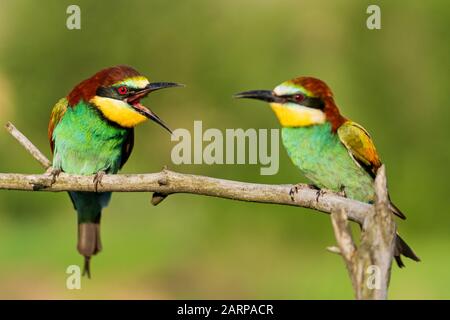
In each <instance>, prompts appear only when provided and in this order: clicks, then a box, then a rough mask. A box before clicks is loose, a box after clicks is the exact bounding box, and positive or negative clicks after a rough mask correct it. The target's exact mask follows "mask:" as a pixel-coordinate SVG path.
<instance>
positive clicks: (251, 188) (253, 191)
mask: <svg viewBox="0 0 450 320" xmlns="http://www.w3.org/2000/svg"><path fill="white" fill-rule="evenodd" d="M7 128H8V131H9V132H10V133H11V134H12V135H13V136H14V137H15V138H16V139H17V140H18V141H19V142H20V144H21V145H23V146H24V147H25V149H26V150H27V151H28V152H30V154H31V155H32V156H33V157H34V158H35V159H36V160H38V161H39V162H40V163H41V164H42V165H43V167H44V168H46V169H48V165H49V164H50V161H49V160H48V159H47V158H46V157H45V156H44V155H43V154H42V153H41V152H40V151H39V150H38V149H37V148H36V147H35V146H34V145H33V144H32V143H31V142H30V141H29V140H28V139H27V138H26V137H25V136H24V135H23V134H22V133H20V131H19V130H17V128H15V127H14V126H13V125H12V124H8V125H7ZM52 179H53V177H52V176H51V175H49V174H48V173H45V174H31V175H25V174H16V173H0V189H7V190H23V191H52V192H59V191H91V192H94V191H95V186H94V183H93V180H94V176H80V175H71V174H66V173H61V174H60V175H59V176H58V178H57V179H56V181H54V183H52ZM292 187H293V186H292V185H269V184H255V183H247V182H240V181H232V180H225V179H217V178H211V177H206V176H200V175H192V174H183V173H178V172H174V171H170V170H167V169H166V168H165V169H163V170H162V171H161V172H158V173H147V174H116V175H105V176H104V177H103V178H102V183H101V184H100V185H98V189H97V190H98V192H105V191H112V192H155V195H154V197H153V199H152V203H153V204H154V205H157V204H158V203H160V202H161V201H162V200H163V199H164V198H165V197H167V196H168V195H170V194H175V193H189V194H197V195H204V196H212V197H219V198H225V199H232V200H240V201H250V202H260V203H272V204H281V205H290V206H299V207H305V208H311V209H315V210H317V211H320V212H324V213H331V212H332V211H333V210H337V209H340V208H343V209H344V210H345V211H346V213H347V215H348V218H349V219H350V220H352V221H354V222H357V223H359V224H361V225H362V224H363V223H364V220H365V217H366V215H367V212H370V210H371V208H372V207H373V206H372V205H370V204H367V203H362V202H359V201H356V200H352V199H347V198H344V197H342V196H340V195H338V194H336V193H333V192H331V191H325V192H321V194H320V196H319V197H318V193H317V190H316V189H314V188H312V187H311V186H309V185H307V184H304V185H300V184H297V185H296V188H295V189H296V192H294V193H291V189H292Z"/></svg>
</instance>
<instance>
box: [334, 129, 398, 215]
mask: <svg viewBox="0 0 450 320" xmlns="http://www.w3.org/2000/svg"><path fill="white" fill-rule="evenodd" d="M337 133H338V136H339V139H340V140H341V142H342V143H343V144H344V146H345V147H346V148H347V150H348V153H349V154H350V156H351V157H352V158H353V160H355V162H356V163H357V164H358V165H360V166H361V167H362V168H364V170H366V172H367V173H368V174H369V175H370V176H372V178H375V176H376V175H377V171H378V168H379V167H380V166H381V161H380V158H379V157H378V153H377V149H375V145H374V144H373V141H372V138H371V137H370V135H369V133H368V132H367V131H366V129H364V128H363V127H362V126H360V125H359V124H357V123H355V122H353V121H347V122H345V123H344V124H343V125H341V126H340V127H339V128H338V130H337ZM389 202H390V205H389V208H390V209H391V210H392V212H393V213H394V214H395V215H397V216H399V217H400V218H402V219H406V216H405V215H404V214H403V213H402V212H401V211H400V209H398V208H397V207H396V206H395V205H394V204H393V203H392V202H391V201H390V200H389Z"/></svg>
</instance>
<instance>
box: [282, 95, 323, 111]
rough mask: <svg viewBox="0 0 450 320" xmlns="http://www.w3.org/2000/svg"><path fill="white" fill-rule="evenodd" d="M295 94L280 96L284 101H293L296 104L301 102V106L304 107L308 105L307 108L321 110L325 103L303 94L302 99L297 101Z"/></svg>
mask: <svg viewBox="0 0 450 320" xmlns="http://www.w3.org/2000/svg"><path fill="white" fill-rule="evenodd" d="M296 95H297V94H293V95H286V96H282V98H284V99H285V100H286V101H289V102H293V103H296V104H301V105H302V106H305V107H308V108H314V109H320V110H322V109H323V108H324V107H325V103H324V102H323V101H322V99H320V98H315V97H307V96H305V95H303V96H304V99H303V100H302V101H301V102H300V103H299V102H298V101H297V100H296V99H295V96H296Z"/></svg>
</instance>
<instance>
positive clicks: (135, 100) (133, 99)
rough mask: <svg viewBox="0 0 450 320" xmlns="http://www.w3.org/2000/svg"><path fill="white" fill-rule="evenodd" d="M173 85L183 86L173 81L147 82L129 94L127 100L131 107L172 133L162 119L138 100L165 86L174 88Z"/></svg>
mask: <svg viewBox="0 0 450 320" xmlns="http://www.w3.org/2000/svg"><path fill="white" fill-rule="evenodd" d="M174 87H184V85H183V84H179V83H175V82H154V83H149V84H148V85H147V86H146V87H145V88H143V89H141V90H139V91H136V92H134V93H133V95H131V96H129V97H128V98H127V102H128V103H129V104H131V105H132V107H133V108H134V109H135V110H136V111H137V112H139V113H140V114H142V115H143V116H146V117H147V118H149V119H151V120H153V121H154V122H156V123H157V124H159V125H160V126H161V127H163V128H164V129H166V130H167V131H169V132H170V133H172V130H170V129H169V127H168V126H167V125H166V124H165V123H164V121H162V120H161V118H160V117H158V115H157V114H156V113H154V112H153V111H151V110H150V109H148V108H146V107H145V106H143V105H142V104H141V103H140V100H141V99H142V98H145V97H146V96H147V95H148V94H149V93H150V92H153V91H156V90H160V89H165V88H174Z"/></svg>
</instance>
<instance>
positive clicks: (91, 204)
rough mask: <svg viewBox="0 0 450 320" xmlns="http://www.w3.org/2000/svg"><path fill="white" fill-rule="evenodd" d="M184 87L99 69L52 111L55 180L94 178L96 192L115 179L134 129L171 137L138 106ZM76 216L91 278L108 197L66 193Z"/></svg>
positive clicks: (123, 68) (127, 70)
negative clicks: (150, 126) (107, 178)
mask: <svg viewBox="0 0 450 320" xmlns="http://www.w3.org/2000/svg"><path fill="white" fill-rule="evenodd" d="M179 86H182V85H180V84H177V83H173V82H155V83H151V82H149V80H148V79H147V78H146V77H144V76H143V75H141V74H140V73H139V72H138V71H136V70H135V69H133V68H131V67H129V66H115V67H110V68H106V69H103V70H101V71H99V72H97V73H96V74H94V75H93V76H92V77H90V78H89V79H86V80H84V81H82V82H81V83H79V84H78V85H76V86H75V87H74V88H73V90H72V91H71V92H70V93H69V94H68V95H67V97H65V98H62V99H61V100H59V101H58V102H57V103H56V105H55V106H54V107H53V110H52V113H51V117H50V122H49V126H48V137H49V140H50V147H51V150H52V152H53V165H52V169H53V171H52V172H53V175H55V176H56V175H57V174H58V173H59V172H61V171H63V172H66V173H71V174H79V175H95V179H94V182H95V186H96V189H97V186H98V184H99V183H101V178H102V176H103V175H104V174H115V173H117V172H118V171H119V169H121V168H122V166H123V165H124V164H125V162H126V161H127V160H128V158H129V156H130V154H131V151H132V149H133V144H134V129H133V128H134V127H135V126H136V125H138V124H140V123H142V122H144V121H145V120H147V119H151V120H153V121H154V122H156V123H158V124H159V125H160V126H162V127H163V128H165V129H166V130H168V131H169V132H171V130H170V129H169V128H168V127H167V125H166V124H165V123H164V122H163V121H162V120H161V119H160V118H159V117H158V116H157V115H156V114H155V113H154V112H153V111H151V110H150V109H149V108H147V107H145V106H144V105H142V104H141V100H142V99H143V98H145V97H146V96H147V95H148V94H149V93H151V92H153V91H156V90H159V89H164V88H171V87H179ZM69 195H70V198H71V200H72V203H73V205H74V207H75V210H76V211H77V215H78V245H77V249H78V252H79V253H80V254H81V255H83V256H84V258H85V263H84V271H83V274H87V276H88V277H90V259H91V257H92V256H93V255H95V254H96V253H98V252H99V251H100V250H101V248H102V246H101V241H100V219H101V212H102V209H103V208H104V207H106V206H107V205H108V203H109V200H110V199H111V193H110V192H69Z"/></svg>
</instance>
